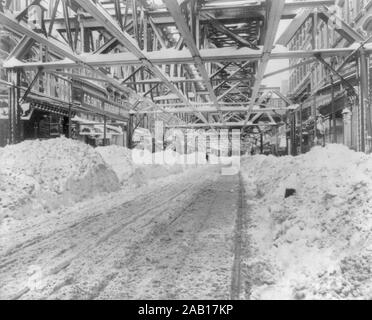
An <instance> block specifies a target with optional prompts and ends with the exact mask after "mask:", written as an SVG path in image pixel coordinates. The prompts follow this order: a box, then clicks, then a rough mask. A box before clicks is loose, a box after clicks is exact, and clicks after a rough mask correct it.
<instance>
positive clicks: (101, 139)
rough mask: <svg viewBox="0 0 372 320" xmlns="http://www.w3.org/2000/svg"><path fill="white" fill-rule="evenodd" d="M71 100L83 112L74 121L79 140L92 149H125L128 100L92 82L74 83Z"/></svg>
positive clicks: (75, 81)
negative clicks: (113, 147) (112, 147)
mask: <svg viewBox="0 0 372 320" xmlns="http://www.w3.org/2000/svg"><path fill="white" fill-rule="evenodd" d="M72 100H73V103H74V104H75V105H76V106H77V108H79V109H80V110H81V111H78V112H77V114H76V117H74V118H73V119H72V122H73V123H74V124H75V125H76V128H77V130H76V131H77V137H76V138H77V139H79V140H81V141H84V142H85V143H88V144H90V145H92V146H102V145H110V144H116V145H121V146H126V143H127V141H126V140H127V139H126V137H127V128H128V118H129V112H128V110H129V109H130V104H129V103H128V102H127V101H126V97H125V96H123V95H122V96H119V95H118V94H115V93H113V92H112V91H111V92H108V91H106V90H105V89H104V88H102V87H100V86H98V85H97V84H95V83H92V82H88V81H83V80H74V81H73V83H72Z"/></svg>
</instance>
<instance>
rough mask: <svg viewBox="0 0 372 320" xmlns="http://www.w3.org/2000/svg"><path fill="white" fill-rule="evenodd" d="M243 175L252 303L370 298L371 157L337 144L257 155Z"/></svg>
mask: <svg viewBox="0 0 372 320" xmlns="http://www.w3.org/2000/svg"><path fill="white" fill-rule="evenodd" d="M242 176H243V179H244V181H245V185H246V192H247V198H248V199H250V200H248V210H247V211H248V215H249V219H250V227H249V237H250V242H251V247H250V254H249V255H250V257H248V258H246V259H245V262H244V272H245V276H246V278H247V279H248V282H249V283H250V287H251V288H250V297H251V298H253V299H325V298H326V299H363V298H367V299H372V237H371V234H372V156H368V155H365V154H363V153H357V152H354V151H351V150H349V149H347V148H346V147H345V146H342V145H328V146H327V147H325V148H321V147H315V148H314V149H313V150H311V151H310V152H309V153H307V154H304V155H301V156H298V157H290V156H287V157H280V158H276V157H272V156H267V157H266V156H261V155H258V156H253V157H247V158H245V159H244V160H243V161H242ZM286 188H293V189H295V190H296V193H295V194H294V195H293V196H290V197H288V198H284V194H285V189H286Z"/></svg>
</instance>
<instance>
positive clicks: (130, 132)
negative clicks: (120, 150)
mask: <svg viewBox="0 0 372 320" xmlns="http://www.w3.org/2000/svg"><path fill="white" fill-rule="evenodd" d="M133 116H134V115H133V114H129V120H128V125H127V146H128V148H129V149H132V144H133V143H132V140H133Z"/></svg>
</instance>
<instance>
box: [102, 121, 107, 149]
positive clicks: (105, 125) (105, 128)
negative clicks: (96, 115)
mask: <svg viewBox="0 0 372 320" xmlns="http://www.w3.org/2000/svg"><path fill="white" fill-rule="evenodd" d="M106 131H107V117H106V115H104V116H103V146H106Z"/></svg>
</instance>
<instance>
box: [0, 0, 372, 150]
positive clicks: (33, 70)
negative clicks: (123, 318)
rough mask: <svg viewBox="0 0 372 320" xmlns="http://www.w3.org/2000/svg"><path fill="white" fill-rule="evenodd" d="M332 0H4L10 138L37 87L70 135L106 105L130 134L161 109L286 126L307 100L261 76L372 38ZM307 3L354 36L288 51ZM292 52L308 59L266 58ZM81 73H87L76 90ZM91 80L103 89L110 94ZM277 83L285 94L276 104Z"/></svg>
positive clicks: (177, 121)
mask: <svg viewBox="0 0 372 320" xmlns="http://www.w3.org/2000/svg"><path fill="white" fill-rule="evenodd" d="M334 5H337V1H335V0H319V1H293V2H286V1H285V0H275V1H274V0H265V1H238V0H236V1H235V0H232V1H225V0H164V1H153V0H101V1H95V0H84V1H83V0H50V1H42V0H35V1H21V0H15V1H5V3H4V4H3V5H1V7H0V25H1V28H2V33H3V35H2V38H3V41H5V40H4V39H5V38H6V39H7V41H8V42H7V46H5V47H3V48H1V57H2V59H3V60H2V62H3V68H4V70H6V72H7V79H4V81H3V82H2V86H3V87H7V88H8V90H9V105H10V106H9V109H10V112H9V119H10V129H9V130H10V141H11V142H13V143H15V142H17V141H20V140H21V139H22V129H21V120H22V117H24V116H25V114H24V108H22V105H23V104H24V102H26V101H28V99H29V98H30V97H31V96H34V97H35V96H37V97H42V98H44V99H47V100H48V99H49V100H50V101H52V100H53V101H54V102H55V103H57V104H58V105H59V107H60V108H61V109H63V110H64V113H65V116H66V117H67V119H68V126H67V127H68V134H69V135H71V118H72V117H73V116H74V114H76V113H79V112H80V113H87V114H93V115H98V116H99V117H101V118H102V119H103V120H102V121H103V122H104V124H105V132H106V123H107V121H110V122H117V123H124V124H125V126H124V127H125V130H127V139H128V141H130V140H131V135H132V133H133V132H132V131H133V128H134V127H135V126H136V124H140V126H148V127H151V125H150V124H149V123H150V122H153V121H155V120H156V119H161V120H163V121H164V122H165V126H166V127H179V128H204V129H212V130H218V129H219V128H235V129H240V130H243V131H245V132H248V133H249V132H250V131H249V130H250V128H251V127H253V128H254V127H258V126H260V127H265V126H268V127H274V128H276V129H277V128H278V127H280V126H285V125H287V126H288V128H289V127H290V126H293V121H292V120H293V119H292V116H291V115H292V114H293V112H296V110H298V108H299V106H297V105H296V101H291V100H290V99H288V98H287V97H286V96H285V95H283V94H281V93H280V92H278V90H268V88H265V86H263V80H264V79H265V78H267V77H269V76H272V75H274V74H277V73H280V72H284V71H288V70H289V69H291V68H296V67H298V66H300V65H306V64H310V63H313V62H314V61H315V60H317V61H318V60H319V61H321V62H322V63H328V61H329V60H330V58H332V57H339V58H340V59H342V60H343V61H345V64H346V63H348V61H350V60H357V61H358V63H359V65H360V66H365V65H366V63H367V62H368V61H367V60H368V57H369V54H370V53H371V51H372V46H371V45H370V44H369V43H368V41H369V40H368V39H366V38H365V36H364V35H362V34H361V33H359V32H358V31H356V30H354V29H353V28H352V27H351V26H350V25H348V24H347V23H345V22H344V21H342V20H341V18H340V17H338V16H337V15H336V14H335V13H333V12H332V8H333V7H334ZM304 10H307V11H312V10H318V11H322V12H324V15H323V16H322V17H323V19H325V20H326V21H327V23H328V22H329V23H333V21H336V23H335V25H336V31H337V32H338V33H339V34H340V35H341V36H342V37H344V38H345V39H347V40H348V41H347V42H346V43H347V45H345V46H344V47H334V48H317V49H311V50H291V51H289V50H288V49H287V48H285V47H283V46H280V45H276V44H275V40H276V36H277V32H278V28H279V25H280V22H281V21H282V20H283V19H296V18H297V17H298V15H299V14H301V13H302V12H303V11H304ZM337 21H338V22H337ZM295 58H298V59H301V61H300V62H299V63H297V64H294V65H291V66H290V67H285V68H283V69H281V70H279V71H275V72H272V71H271V70H269V69H268V64H269V61H270V60H273V59H295ZM332 72H334V73H335V77H338V76H339V74H338V73H337V70H333V71H332ZM368 72H369V71H368V68H363V67H361V68H360V78H359V80H360V84H359V85H360V88H361V90H359V92H358V94H359V96H358V99H359V100H358V101H360V103H359V107H360V108H361V110H362V111H361V113H360V114H361V115H362V116H361V119H360V120H359V123H358V126H359V127H358V131H359V132H360V135H361V137H362V138H361V147H360V149H361V150H363V151H369V147H368V146H369V145H370V143H369V144H368V141H369V139H370V137H372V132H371V130H372V128H371V114H370V102H369V94H368V86H369V83H368V79H369V74H368ZM79 81H80V82H83V83H86V84H87V85H86V86H85V87H84V86H83V89H82V93H81V94H80V96H74V94H73V92H72V88H73V85H74V83H76V82H79ZM343 81H346V80H343ZM51 83H54V86H53V87H51V86H50V84H51ZM62 84H63V85H64V87H65V89H63V90H62V91H61V86H62ZM94 86H95V87H100V88H103V90H105V93H104V94H103V96H104V97H103V98H102V97H97V96H96V95H97V94H96V95H95V92H94V91H95V90H94V89H92V87H94ZM86 87H89V88H90V89H89V88H86ZM85 89H86V90H88V89H89V90H90V91H89V90H88V91H87V92H85V91H84V90H85ZM97 90H98V89H97ZM98 91H99V90H98ZM275 91H277V92H276V93H275ZM268 92H269V95H267V93H268ZM273 94H274V95H276V96H277V98H279V99H280V100H282V101H283V103H282V105H281V106H279V107H272V106H271V105H270V98H268V97H272V96H273ZM314 94H316V92H315V93H314ZM105 99H106V100H105ZM98 100H99V101H98ZM101 118H100V119H101ZM152 127H153V126H152ZM292 138H294V137H292Z"/></svg>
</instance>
